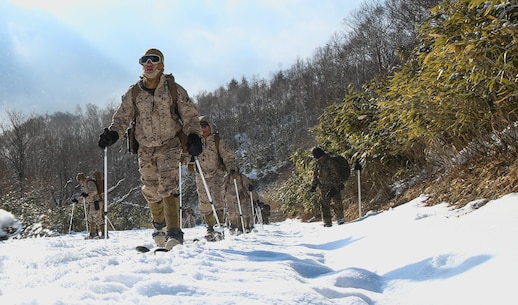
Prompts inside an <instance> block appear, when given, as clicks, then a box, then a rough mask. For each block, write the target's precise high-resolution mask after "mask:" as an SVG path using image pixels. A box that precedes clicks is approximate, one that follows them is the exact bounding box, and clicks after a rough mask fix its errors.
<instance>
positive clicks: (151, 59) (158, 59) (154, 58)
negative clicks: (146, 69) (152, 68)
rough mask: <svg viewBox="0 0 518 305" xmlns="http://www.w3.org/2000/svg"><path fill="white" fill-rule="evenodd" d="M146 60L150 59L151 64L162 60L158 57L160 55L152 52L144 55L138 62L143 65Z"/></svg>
mask: <svg viewBox="0 0 518 305" xmlns="http://www.w3.org/2000/svg"><path fill="white" fill-rule="evenodd" d="M148 61H151V63H152V64H154V65H156V64H158V63H160V62H162V58H160V56H158V55H153V54H150V55H144V56H142V57H141V58H140V59H139V60H138V63H139V64H141V65H145V64H146V63H147V62H148Z"/></svg>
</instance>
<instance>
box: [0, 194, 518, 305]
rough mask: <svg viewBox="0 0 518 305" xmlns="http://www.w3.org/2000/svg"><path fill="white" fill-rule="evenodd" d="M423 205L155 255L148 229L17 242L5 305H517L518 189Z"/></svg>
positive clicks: (7, 261)
mask: <svg viewBox="0 0 518 305" xmlns="http://www.w3.org/2000/svg"><path fill="white" fill-rule="evenodd" d="M425 201H426V196H420V197H418V198H416V199H414V200H412V201H410V202H408V203H406V204H404V205H400V206H398V207H395V208H392V209H390V210H386V211H384V212H379V213H372V212H368V213H367V215H366V216H364V217H363V218H360V219H357V220H355V221H351V222H347V223H346V224H343V225H340V226H338V225H336V224H335V225H333V226H332V227H330V228H325V227H323V226H322V224H321V223H319V222H312V223H306V222H301V221H299V220H296V219H292V220H285V221H283V222H276V223H271V224H268V225H262V226H261V225H256V232H251V233H249V234H245V235H239V236H231V235H229V234H228V232H227V234H226V237H225V239H224V240H222V241H219V242H206V241H205V240H203V239H202V237H203V235H204V233H205V228H204V227H203V226H196V227H194V228H187V229H184V232H185V238H186V240H187V242H186V243H185V244H184V245H179V246H176V247H174V248H173V249H172V250H171V251H169V252H157V253H155V254H154V253H153V252H147V253H138V252H137V251H135V247H136V246H138V245H144V246H152V244H151V230H149V229H140V230H137V229H136V230H131V231H112V232H110V233H109V234H110V239H108V240H84V239H83V237H84V236H85V235H86V232H79V233H73V234H69V235H61V236H56V237H44V238H31V239H17V238H11V239H9V240H7V241H4V242H0V303H1V304H10V305H51V304H52V305H65V304H66V305H70V304H74V305H87V304H88V305H90V304H96V305H107V304H110V305H111V304H117V305H118V304H150V305H155V304H190V305H196V304H211V305H214V304H239V305H241V304H247V305H248V304H252V305H254V304H256V305H259V304H268V305H271V304H283V305H290V304H293V305H295V304H296V305H299V304H312V305H319V304H323V305H327V304H341V305H378V304H379V305H396V304H397V305H416V304H419V305H437V304H441V305H458V304H470V305H479V304H480V305H487V304H512V303H513V302H514V301H515V299H516V296H515V294H516V293H515V291H516V282H515V277H516V276H517V274H518V264H517V263H516V258H517V257H518V243H517V242H516V236H518V194H516V193H514V194H508V195H506V196H503V197H501V198H500V199H497V200H492V201H489V202H487V203H486V204H485V205H483V204H482V202H486V201H483V200H478V201H473V202H471V203H469V204H468V205H467V206H466V207H464V208H462V209H453V208H451V207H449V206H448V205H447V204H446V203H443V204H439V205H435V206H426V204H425ZM108 215H109V214H108ZM0 219H1V218H0ZM195 238H201V240H200V241H199V242H192V240H193V239H195Z"/></svg>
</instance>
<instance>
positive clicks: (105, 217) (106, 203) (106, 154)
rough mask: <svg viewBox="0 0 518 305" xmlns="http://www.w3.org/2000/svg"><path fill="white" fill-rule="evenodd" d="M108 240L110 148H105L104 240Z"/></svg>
mask: <svg viewBox="0 0 518 305" xmlns="http://www.w3.org/2000/svg"><path fill="white" fill-rule="evenodd" d="M107 239H108V147H105V148H104V240H105V241H106V240H107Z"/></svg>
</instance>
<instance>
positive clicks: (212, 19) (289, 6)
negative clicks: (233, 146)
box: [0, 0, 362, 111]
mask: <svg viewBox="0 0 518 305" xmlns="http://www.w3.org/2000/svg"><path fill="white" fill-rule="evenodd" d="M7 1H8V2H7V3H9V4H10V5H11V6H12V7H14V8H16V9H20V10H22V11H23V12H24V13H25V15H23V16H22V17H19V18H17V19H16V20H9V15H8V14H6V16H5V17H4V18H5V19H8V22H7V26H6V28H7V30H6V31H7V32H8V33H10V34H11V36H10V38H8V39H13V41H15V42H16V43H17V46H19V48H18V50H30V52H31V53H38V51H39V50H43V49H45V48H47V47H37V46H30V45H26V46H23V43H24V42H26V41H27V37H30V38H34V36H35V34H34V31H32V32H29V33H27V32H23V33H22V34H21V35H20V34H19V32H20V31H21V30H23V29H26V28H28V27H30V26H34V25H33V23H34V22H38V24H37V25H36V27H37V28H38V29H39V30H40V31H42V32H45V31H46V27H47V26H48V23H49V22H50V21H51V20H52V21H54V19H55V20H56V22H59V23H60V26H62V27H64V28H66V29H67V30H68V31H71V33H73V34H74V35H77V36H78V37H80V38H81V39H83V40H84V42H85V43H87V44H88V47H92V48H94V49H95V51H96V52H99V54H102V56H106V57H107V58H108V59H109V60H110V61H111V63H113V64H117V65H119V66H120V67H122V69H124V70H125V73H124V74H122V73H121V74H120V76H118V78H120V79H121V80H123V84H118V83H117V85H116V86H117V88H116V90H111V91H107V93H106V94H107V96H106V97H105V99H104V100H103V101H101V102H99V98H98V97H96V103H104V104H106V100H109V99H110V98H117V99H119V98H120V96H121V95H122V94H123V93H124V92H123V91H125V90H126V89H127V88H128V87H129V85H130V84H132V83H134V82H135V81H136V80H138V76H139V75H141V66H140V65H138V58H139V57H140V56H141V55H142V54H143V53H144V51H145V50H146V49H148V48H158V49H160V50H161V51H162V52H163V53H164V57H165V58H164V60H165V72H166V73H173V74H174V75H175V77H176V80H177V82H178V83H179V84H181V85H182V86H183V87H184V88H186V89H187V91H188V92H189V94H190V95H191V96H195V95H196V94H199V93H201V92H203V91H207V92H212V91H214V90H216V89H218V88H219V87H221V86H223V87H225V86H226V85H227V84H228V83H229V82H230V81H231V80H232V79H233V78H234V79H236V80H238V81H240V80H241V78H242V77H243V76H244V77H246V78H247V79H248V80H250V79H252V78H254V77H255V78H261V79H269V78H270V76H271V75H272V74H273V73H275V72H277V71H279V70H283V69H288V68H290V67H291V66H292V65H293V64H294V63H295V61H296V60H297V59H308V58H311V56H312V55H313V54H314V52H315V51H316V49H317V48H318V47H322V46H324V45H325V44H326V43H327V42H329V41H330V39H331V38H332V36H333V35H334V34H336V33H339V32H344V31H345V29H346V25H345V23H344V19H345V18H346V17H349V16H350V14H351V12H353V11H354V10H355V9H357V8H359V6H360V4H361V3H362V1H359V0H325V1H321V0H283V1H276V0H247V1H240V0H226V1H225V0H221V1H216V0H196V1H191V0H176V1H172V0H149V1H135V0H110V1H106V0H74V1H70V0H45V1H40V0H7ZM3 9H4V10H7V9H8V8H3ZM42 15H43V16H46V17H45V18H46V19H44V21H43V22H42V21H41V18H42V17H41V16H42ZM31 16H34V17H36V16H38V18H31ZM0 17H1V14H0ZM0 22H1V20H0ZM0 27H1V24H0ZM13 29H14V30H16V32H15V34H18V35H16V37H13V31H14V30H13ZM0 30H1V28H0ZM48 31H54V28H49V30H48ZM42 35H49V33H45V34H42ZM53 39H57V42H55V41H52V44H53V45H55V44H58V46H57V47H59V44H61V43H63V44H67V43H70V41H69V40H70V38H69V37H63V39H62V40H61V41H59V37H53ZM42 40H43V41H44V40H48V39H46V38H45V37H43V38H42ZM55 47H56V46H55ZM34 56H36V55H34ZM77 56H81V55H80V54H78V55H77ZM40 57H41V58H43V59H42V60H45V58H46V59H47V60H49V59H51V60H52V61H53V62H54V63H55V65H54V66H53V67H52V69H55V70H57V71H60V70H63V71H66V70H67V69H70V68H72V69H73V68H74V67H63V66H60V63H59V62H56V61H59V58H57V59H54V58H53V57H52V54H50V55H48V56H40ZM97 58H98V59H99V62H97V63H98V64H99V66H102V65H103V63H102V61H101V59H100V56H98V57H97ZM85 61H88V64H89V67H92V66H93V67H95V59H94V60H93V62H91V61H92V59H91V58H85ZM99 68H102V67H99ZM47 70H48V69H47ZM126 72H127V73H126ZM78 73H81V71H74V74H78ZM57 77H58V78H59V77H62V76H57ZM87 82H90V81H87ZM114 92H118V93H117V95H115V93H114ZM114 95H115V96H114ZM36 109H37V111H39V110H40V109H38V108H36ZM48 109H49V108H47V110H48ZM50 109H52V108H50Z"/></svg>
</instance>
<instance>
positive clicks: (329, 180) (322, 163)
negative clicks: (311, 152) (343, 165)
mask: <svg viewBox="0 0 518 305" xmlns="http://www.w3.org/2000/svg"><path fill="white" fill-rule="evenodd" d="M339 170H340V169H339V168H338V167H337V166H336V164H335V163H334V162H333V161H332V159H331V157H330V156H329V155H327V154H326V155H324V156H323V157H321V158H320V159H318V160H316V162H315V169H314V170H313V182H312V183H311V187H317V186H323V187H326V188H327V187H332V186H334V187H335V188H338V187H339V185H340V184H341V180H342V179H341V178H340V172H339Z"/></svg>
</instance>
